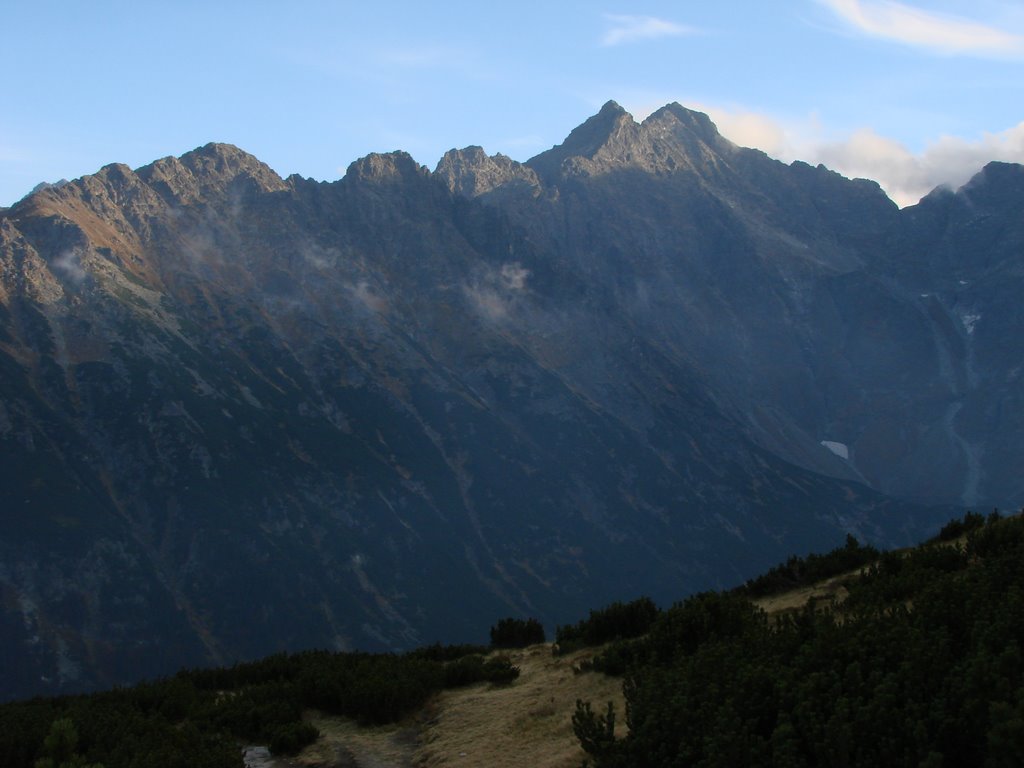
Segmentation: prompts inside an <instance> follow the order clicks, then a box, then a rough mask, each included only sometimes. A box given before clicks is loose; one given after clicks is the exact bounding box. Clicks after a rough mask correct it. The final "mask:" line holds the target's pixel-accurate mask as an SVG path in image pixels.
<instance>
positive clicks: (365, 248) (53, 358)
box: [0, 103, 1024, 697]
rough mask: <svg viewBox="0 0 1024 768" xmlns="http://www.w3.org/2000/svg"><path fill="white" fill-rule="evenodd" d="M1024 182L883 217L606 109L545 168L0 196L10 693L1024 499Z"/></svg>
mask: <svg viewBox="0 0 1024 768" xmlns="http://www.w3.org/2000/svg"><path fill="white" fill-rule="evenodd" d="M1021 176H1022V174H1021V169H1020V168H1019V167H1018V166H1005V165H997V164H994V165H991V166H989V167H987V168H986V169H985V170H984V171H983V172H982V173H981V174H980V175H979V176H978V177H977V178H976V179H975V180H974V181H973V182H972V183H971V184H969V185H968V186H967V187H965V188H964V189H962V190H960V191H959V192H956V193H952V192H949V193H936V194H934V195H932V196H929V197H928V198H926V200H925V201H923V202H922V203H921V204H920V205H918V206H915V207H913V208H909V209H904V210H902V211H900V210H898V209H897V208H896V206H895V205H893V204H892V203H891V202H890V201H889V200H888V199H887V198H886V197H885V195H884V194H883V193H882V192H881V190H880V189H879V188H878V187H877V185H875V184H874V183H872V182H866V181H850V180H847V179H844V178H842V177H840V176H838V175H836V174H834V173H832V172H830V171H828V170H827V169H825V168H823V167H818V168H812V167H810V166H807V165H804V164H800V163H796V164H793V165H790V166H787V165H783V164H781V163H778V162H776V161H774V160H771V159H769V158H768V157H767V156H765V155H763V154H762V153H760V152H756V151H753V150H747V149H742V148H739V147H736V146H734V145H733V144H731V143H730V142H728V141H727V140H725V139H723V138H722V137H720V136H719V135H718V133H717V132H716V131H715V128H714V126H713V124H712V123H711V122H710V121H709V120H708V119H707V117H706V116H704V115H701V114H699V113H695V112H691V111H689V110H686V109H684V108H682V107H680V106H679V105H669V106H667V107H665V108H663V109H662V110H659V111H658V112H656V113H654V114H653V115H651V116H650V117H648V118H647V119H646V120H644V121H643V122H641V123H638V122H637V121H635V120H633V118H632V117H631V116H629V115H628V114H626V113H625V112H624V111H623V110H622V109H621V108H619V107H618V106H617V105H615V104H614V103H610V104H608V105H606V106H605V107H604V108H603V109H602V110H601V112H600V113H599V114H598V115H596V116H595V117H593V118H591V119H590V120H588V121H587V122H586V123H584V124H583V125H582V126H580V128H577V129H576V130H575V131H573V133H572V134H571V135H570V136H569V137H568V138H567V139H566V141H565V142H564V143H563V144H562V145H560V146H558V147H555V148H553V149H551V150H550V151H548V152H545V153H543V154H541V155H539V156H538V157H536V158H534V159H533V160H530V161H529V162H527V163H525V164H523V163H517V162H515V161H513V160H510V159H509V158H507V157H503V156H500V155H498V156H493V157H492V156H488V155H487V154H486V152H484V151H483V150H482V149H480V148H479V147H470V148H467V149H463V150H452V151H451V152H449V153H448V154H446V155H445V157H444V158H443V159H442V161H441V163H440V164H439V165H438V167H437V169H436V170H435V171H433V172H431V171H429V170H428V169H426V168H424V167H422V166H420V165H419V164H417V163H416V162H415V161H414V160H413V159H412V158H411V157H409V156H408V155H406V154H404V153H392V154H388V155H371V156H368V157H366V158H363V159H361V160H358V161H356V162H355V163H353V164H352V165H351V166H350V168H349V170H348V172H347V174H346V175H345V177H344V178H343V179H341V180H340V181H337V182H334V183H330V184H327V183H317V182H313V181H310V180H304V179H301V178H298V177H294V176H293V177H290V178H288V179H281V178H280V177H279V176H278V175H277V174H276V173H274V171H272V170H271V169H269V168H268V167H267V166H266V165H264V164H262V163H260V162H259V161H258V160H256V159H255V158H253V157H251V156H249V155H247V154H245V153H244V152H241V151H240V150H238V149H236V148H234V147H230V146H226V145H208V146H206V147H202V148H200V149H197V150H195V151H193V152H190V153H188V154H186V155H184V156H182V157H180V158H166V159H163V160H158V161H157V162H155V163H153V164H151V165H149V166H146V167H144V168H139V169H136V170H132V169H129V168H127V167H125V166H121V165H111V166H107V167H105V168H103V169H102V170H101V171H99V172H98V173H97V174H95V175H94V176H90V177H85V178H83V179H79V180H76V181H73V182H69V183H67V184H63V185H60V186H54V187H49V188H44V189H40V190H39V191H37V192H36V193H34V194H32V195H30V196H29V197H28V198H26V199H25V200H23V201H22V202H20V203H19V204H17V205H16V206H14V207H13V208H11V209H8V210H5V211H3V212H0V473H2V478H0V480H2V484H0V488H2V491H0V493H2V494H3V501H2V503H0V526H2V535H0V594H2V596H3V600H2V602H0V606H2V609H0V654H2V656H3V658H5V659H11V660H13V661H12V663H10V664H8V665H5V667H4V670H3V672H2V674H3V676H4V679H3V680H0V683H2V685H0V690H2V691H3V692H4V694H5V695H7V696H10V697H14V696H23V695H29V694H34V693H47V692H54V691H65V690H77V689H82V688H88V687H93V686H96V685H106V684H111V683H117V682H126V681H130V680H135V679H138V678H140V677H143V676H148V675H154V674H162V673H167V672H171V671H173V670H174V669H176V668H178V667H180V666H182V665H197V664H205V663H211V662H230V661H233V660H236V659H242V658H252V657H255V656H259V655H263V654H267V653H271V652H274V651H278V650H297V649H301V648H309V647H333V648H339V649H344V648H364V649H401V648H408V647H412V646H415V645H419V644H423V643H429V642H433V641H435V640H442V641H480V640H484V639H486V632H487V628H488V627H489V626H490V625H491V624H493V623H494V621H495V620H496V619H498V618H501V617H502V616H506V615H532V616H537V617H539V618H541V619H542V620H543V621H545V622H546V623H547V624H548V626H549V628H551V627H552V626H553V625H554V624H555V623H563V624H564V623H568V622H570V621H575V620H576V619H578V618H579V617H580V616H581V615H583V614H585V613H586V611H587V610H588V609H590V608H593V607H597V606H600V605H603V604H606V603H608V602H610V601H612V600H615V599H631V598H633V597H636V596H637V595H640V594H648V595H651V596H652V597H654V598H655V599H656V600H657V601H659V602H662V603H668V602H670V601H672V600H674V599H677V598H679V597H681V596H683V595H685V594H687V593H688V592H691V591H693V590H697V589H704V588H709V587H722V586H730V585H733V584H735V583H737V582H739V581H741V580H742V579H743V578H745V577H746V576H749V575H753V574H754V573H756V572H758V571H760V570H762V569H763V568H764V567H766V566H768V565H771V564H773V563H774V562H777V561H778V560H779V559H782V558H784V557H786V556H788V555H789V554H792V553H794V552H802V551H807V550H808V549H810V548H818V549H821V548H829V547H832V546H835V545H836V544H838V543H841V542H842V540H843V536H844V534H845V532H847V531H852V532H854V533H856V534H857V535H858V536H861V537H863V538H869V539H871V540H873V541H876V542H879V543H889V544H891V543H903V542H905V541H908V540H910V539H914V538H917V537H919V536H921V535H924V533H925V532H927V531H928V530H929V529H930V528H931V527H932V526H934V525H935V523H936V522H937V521H938V520H940V519H943V518H946V517H948V516H949V515H951V514H953V509H952V505H960V504H963V503H967V504H971V505H978V506H981V505H986V506H988V505H991V504H999V505H1001V506H1009V505H1019V504H1020V503H1021V502H1022V500H1024V490H1022V488H1021V479H1020V477H1019V467H1020V466H1021V460H1022V459H1024V456H1021V452H1022V451H1024V439H1022V436H1024V435H1022V433H1024V423H1022V419H1024V416H1022V414H1024V409H1022V408H1020V407H1017V406H1018V405H1019V404H1020V403H1021V399H1022V390H1021V384H1020V378H1019V370H1018V369H1019V367H1020V365H1021V360H1020V346H1019V344H1017V343H1016V341H1015V339H1017V338H1019V337H1020V333H1019V330H1020V329H1021V325H1022V316H1021V311H1020V309H1019V304H1020V302H1019V297H1020V295H1022V294H1021V290H1020V289H1021V286H1020V281H1021V277H1020V275H1021V272H1022V267H1021V261H1020V258H1021V257H1020V254H1021V253H1022V252H1024V251H1022V249H1021V247H1020V246H1021V240H1022V231H1021V230H1022V224H1021V222H1022V218H1021V215H1020V211H1021V209H1022V208H1021V203H1022V199H1024V193H1022V183H1021ZM839 446H841V447H842V450H840V449H839ZM927 505H932V506H927ZM934 505H945V506H941V508H938V507H936V506H934Z"/></svg>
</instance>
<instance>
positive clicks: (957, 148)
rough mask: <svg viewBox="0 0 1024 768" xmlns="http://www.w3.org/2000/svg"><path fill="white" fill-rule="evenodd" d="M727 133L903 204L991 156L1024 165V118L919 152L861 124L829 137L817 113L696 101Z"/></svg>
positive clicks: (959, 178) (964, 176)
mask: <svg viewBox="0 0 1024 768" xmlns="http://www.w3.org/2000/svg"><path fill="white" fill-rule="evenodd" d="M694 108H695V109H699V110H700V111H702V112H706V113H707V114H708V115H710V117H711V119H712V120H713V121H714V122H715V124H716V125H717V126H718V130H719V131H720V132H721V133H722V135H723V136H725V137H726V138H728V139H730V140H731V141H733V142H735V143H736V144H739V145H740V146H744V147H756V148H757V149H760V150H762V151H763V152H766V153H767V154H769V155H771V156H772V157H775V158H778V159H779V160H783V161H785V162H792V161H794V160H803V161H804V162H807V163H811V164H812V165H817V164H818V163H821V164H823V165H825V166H826V167H828V168H831V169H832V170H834V171H837V172H839V173H841V174H843V175H844V176H847V177H849V178H865V179H873V180H874V181H877V182H878V183H879V184H880V185H881V187H882V189H884V190H885V192H886V194H888V195H889V197H891V198H892V199H893V200H894V201H896V203H898V204H899V205H901V206H906V205H912V204H914V203H917V202H918V201H919V200H920V199H921V198H922V197H924V196H925V195H926V194H928V193H929V192H931V191H932V190H933V189H935V187H939V186H950V187H954V188H956V187H959V186H960V185H962V184H964V183H966V182H967V181H968V180H970V178H971V177H972V176H973V175H974V174H976V173H977V172H978V171H980V170H981V168H982V167H983V166H984V165H985V164H986V163H988V162H990V161H992V160H1002V161H1004V162H1013V163H1024V122H1022V123H1020V124H1018V125H1016V126H1014V127H1012V128H1009V129H1007V130H1005V131H1000V132H997V133H985V134H983V135H982V136H981V138H979V139H974V140H969V139H964V138H960V137H956V136H943V137H941V138H939V139H937V140H936V141H933V142H931V143H930V144H928V145H927V146H926V147H925V148H924V150H923V151H922V152H920V153H917V154H915V153H914V152H912V151H911V150H910V149H908V148H907V147H906V146H905V145H903V144H901V143H900V142H898V141H895V140H893V139H890V138H887V137H885V136H882V135H880V134H878V133H876V132H875V131H874V130H872V129H870V128H861V129H859V130H857V131H854V132H853V133H850V134H846V135H842V136H838V137H836V136H835V135H834V134H833V135H827V134H826V131H825V129H824V128H823V126H822V123H821V120H820V119H819V118H818V116H817V115H815V114H811V115H808V116H807V117H806V118H802V119H798V120H788V121H786V120H778V119H776V118H773V117H771V116H768V115H763V114H759V113H756V112H749V111H745V110H742V109H737V108H723V107H714V106H702V105H698V106H695V107H694Z"/></svg>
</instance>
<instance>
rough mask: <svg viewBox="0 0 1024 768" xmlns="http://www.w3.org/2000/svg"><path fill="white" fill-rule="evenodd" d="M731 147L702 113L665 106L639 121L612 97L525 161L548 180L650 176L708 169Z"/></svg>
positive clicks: (712, 167) (673, 105) (730, 151)
mask: <svg viewBox="0 0 1024 768" xmlns="http://www.w3.org/2000/svg"><path fill="white" fill-rule="evenodd" d="M736 149H737V148H736V146H735V145H734V144H733V143H732V142H730V141H729V140H728V139H726V138H724V137H723V136H722V135H721V134H719V133H718V129H717V128H716V127H715V124H714V123H713V122H712V121H711V119H710V118H709V117H708V116H707V115H705V114H703V113H702V112H695V111H693V110H689V109H686V108H685V107H682V106H680V105H679V104H677V103H672V104H668V105H666V106H664V107H662V108H661V109H659V110H657V111H656V112H654V113H652V114H651V115H650V116H649V117H647V119H646V120H644V121H643V122H642V123H637V122H636V121H635V120H634V119H633V117H632V115H630V114H629V113H628V112H626V111H625V110H624V109H623V108H622V107H621V106H619V105H618V104H617V103H615V102H614V101H609V102H608V103H607V104H605V105H604V106H603V107H602V108H601V111H600V112H598V113H597V114H596V115H594V116H593V117H591V118H590V119H589V120H587V121H586V122H584V123H583V124H582V125H581V126H579V127H578V128H576V129H575V130H574V131H572V133H570V134H569V137H568V138H567V139H566V140H565V141H564V142H563V143H562V144H560V145H558V146H556V147H553V148H552V149H550V150H548V151H547V152H543V153H541V154H540V155H537V157H535V158H533V159H532V160H529V161H528V162H527V165H528V166H530V167H531V168H533V169H534V170H535V171H537V173H538V174H539V175H540V176H541V177H543V178H544V179H546V180H548V181H553V180H555V179H556V178H557V177H558V176H560V175H564V176H590V175H599V174H602V173H607V172H609V171H612V170H621V169H626V168H635V169H640V170H644V171H647V172H650V173H654V174H666V173H672V172H674V171H676V170H677V169H684V168H685V169H691V170H697V171H699V172H707V171H713V170H715V169H716V168H718V167H719V166H720V164H721V159H722V158H723V157H726V156H729V155H731V154H732V153H734V152H735V151H736Z"/></svg>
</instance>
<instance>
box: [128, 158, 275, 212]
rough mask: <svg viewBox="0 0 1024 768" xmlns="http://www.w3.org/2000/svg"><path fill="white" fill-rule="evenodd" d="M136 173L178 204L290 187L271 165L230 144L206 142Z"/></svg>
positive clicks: (171, 201)
mask: <svg viewBox="0 0 1024 768" xmlns="http://www.w3.org/2000/svg"><path fill="white" fill-rule="evenodd" d="M136 173H137V174H138V176H139V177H140V178H141V179H143V180H144V181H145V182H146V183H147V184H149V185H150V186H151V187H153V189H155V190H156V191H157V192H158V193H159V194H160V195H161V197H163V198H164V199H165V200H166V201H167V202H170V203H172V204H177V205H182V204H184V205H188V204H192V203H195V202H198V201H200V200H208V199H221V198H224V197H225V196H227V195H232V196H237V195H239V194H245V193H249V194H252V193H259V192H277V191H281V190H283V189H286V188H287V185H286V184H285V182H284V181H283V180H282V179H281V177H280V176H278V175H277V174H276V173H275V172H274V171H273V170H272V169H271V168H270V166H268V165H267V164H266V163H262V162H260V161H259V160H257V159H256V158H255V157H253V156H252V155H250V154H249V153H247V152H243V151H242V150H240V149H239V148H238V147H235V146H232V145H231V144H218V143H210V144H206V145H205V146H202V147H197V148H196V149H193V150H192V151H191V152H186V153H185V154H184V155H182V156H181V157H165V158H163V159H161V160H157V161H156V162H154V163H150V164H149V165H147V166H144V167H142V168H139V169H138V171H137V172H136Z"/></svg>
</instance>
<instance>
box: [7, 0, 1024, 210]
mask: <svg viewBox="0 0 1024 768" xmlns="http://www.w3.org/2000/svg"><path fill="white" fill-rule="evenodd" d="M0 9H2V16H0V18H3V20H4V21H3V31H2V32H0V67H2V73H3V77H2V81H0V83H2V85H0V206H6V205H11V204H12V203H14V202H15V201H16V200H18V199H19V198H21V197H22V196H23V195H25V194H26V193H27V192H29V191H30V190H31V189H32V188H33V187H34V186H35V185H36V184H38V183H39V182H41V181H50V182H53V181H57V180H58V179H61V178H67V179H73V178H76V177H79V176H82V175H85V174H89V173H94V172H95V171H97V170H98V169H99V168H101V167H102V166H104V165H106V164H108V163H112V162H121V163H126V164H127V165H129V166H131V167H133V168H135V167H139V166H141V165H145V164H147V163H149V162H152V161H153V160H156V159H158V158H161V157H166V156H168V155H181V154H183V153H184V152H187V151H189V150H190V149H193V148H195V147H197V146H201V145H203V144H206V143H207V142H210V141H220V142H227V143H230V144H234V145H236V146H238V147H240V148H241V149H243V150H245V151H247V152H250V153H252V154H253V155H255V156H256V157H258V158H259V159H260V160H262V161H264V162H265V163H267V164H268V165H270V166H271V167H272V168H273V169H274V170H275V171H277V172H278V173H279V174H281V175H282V176H288V175H290V174H292V173H298V174H300V175H302V176H306V177H312V178H315V179H319V180H327V181H331V180H334V179H338V178H340V177H341V176H343V175H344V173H345V170H346V168H347V167H348V165H349V164H350V163H351V162H353V161H354V160H356V159H358V158H359V157H362V156H364V155H366V154H368V153H370V152H389V151H392V150H396V149H401V150H405V151H407V152H409V153H410V154H411V155H412V156H413V157H414V158H415V159H416V160H417V161H418V162H420V163H421V164H423V165H426V166H428V167H430V168H433V167H434V166H435V165H436V164H437V162H438V160H439V159H440V158H441V156H442V155H443V154H444V152H445V151H447V150H449V149H452V148H456V147H457V148H462V147H465V146H468V145H480V146H483V147H484V149H485V150H486V151H487V152H488V153H490V154H494V153H497V152H500V153H503V154H506V155H508V156H510V157H512V158H513V159H516V160H526V159H528V158H530V157H532V156H533V155H536V154H537V153H539V152H542V151H544V150H546V149H548V148H550V147H551V146H553V145H555V144H558V143H560V142H561V141H562V140H563V139H564V138H565V137H566V136H567V135H568V133H569V131H571V130H572V129H573V128H574V127H576V126H577V125H579V124H580V123H582V122H583V121H584V120H586V118H588V117H589V116H590V115H592V114H594V113H596V112H597V111H598V110H599V109H600V107H601V105H602V104H603V103H604V102H606V101H608V100H609V99H614V100H615V101H617V102H618V103H619V104H621V105H622V106H623V107H624V108H625V109H627V110H628V111H629V112H631V113H632V114H633V115H634V117H635V118H637V119H642V118H643V117H645V116H646V115H647V114H649V113H650V112H652V111H653V110H655V109H657V108H658V107H660V106H663V105H664V104H667V103H670V102H673V101H676V102H679V103H680V104H682V105H683V106H685V107H689V108H692V109H698V110H700V111H703V112H707V113H708V114H709V115H710V116H711V117H712V119H713V120H714V121H715V123H716V124H717V125H718V128H719V130H720V131H721V132H722V133H723V134H724V135H725V136H726V137H728V138H730V139H731V140H733V141H734V142H736V143H737V144H740V145H743V146H753V147H757V148H759V149H762V150H764V151H765V152H767V153H768V154H769V155H771V156H773V157H776V158H779V159H780V160H784V161H786V162H790V161H793V160H797V159H799V160H804V161H807V162H811V163H814V164H817V163H824V164H825V165H826V166H828V167H829V168H832V169H834V170H837V171H839V172H841V173H843V174H844V175H846V176H851V177H865V178H872V179H875V180H877V181H878V182H879V183H880V184H881V185H882V186H883V188H884V189H885V190H886V191H887V192H888V193H889V195H890V197H892V198H893V199H894V200H896V201H897V202H898V203H900V204H901V205H907V204H912V203H914V202H916V201H917V200H918V199H920V197H921V196H923V195H924V194H926V193H927V192H929V191H930V190H931V189H933V188H934V187H935V186H938V185H940V184H946V185H951V186H953V187H957V186H959V185H961V184H963V183H965V182H966V181H967V180H968V179H969V178H970V177H971V175H973V174H974V173H975V172H977V171H978V170H979V169H980V168H981V167H982V166H983V165H984V164H985V163H986V162H988V161H989V160H1005V161H1013V162H1024V2H1021V0H970V2H963V1H960V0H934V1H931V2H924V0H906V1H905V2H896V1H895V0H778V1H777V2H769V1H768V0H717V2H713V3H712V2H707V1H706V0H651V1H650V2H643V1H642V0H640V1H638V0H630V2H625V1H624V0H601V1H600V2H583V1H577V0H544V2H535V1H534V0H517V2H515V3H508V2H503V1H502V0H493V1H492V2H490V3H480V2H479V1H477V2H472V3H471V2H462V1H461V0H459V1H457V2H435V3H424V2H398V1H397V0H359V1H358V2H355V1H350V0H319V1H314V0H309V1H304V0H291V1H290V2H282V1H281V0H277V1H276V2H263V1H262V0H247V1H246V2H235V1H234V0H203V1H202V2H194V1H193V0H174V1H173V2H172V0H165V1H163V2H150V1H149V0H128V1H125V2H122V1H121V0H92V1H91V2H84V1H83V0H64V1H63V2H60V1H57V0H33V1H32V2H24V1H23V0H0Z"/></svg>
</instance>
